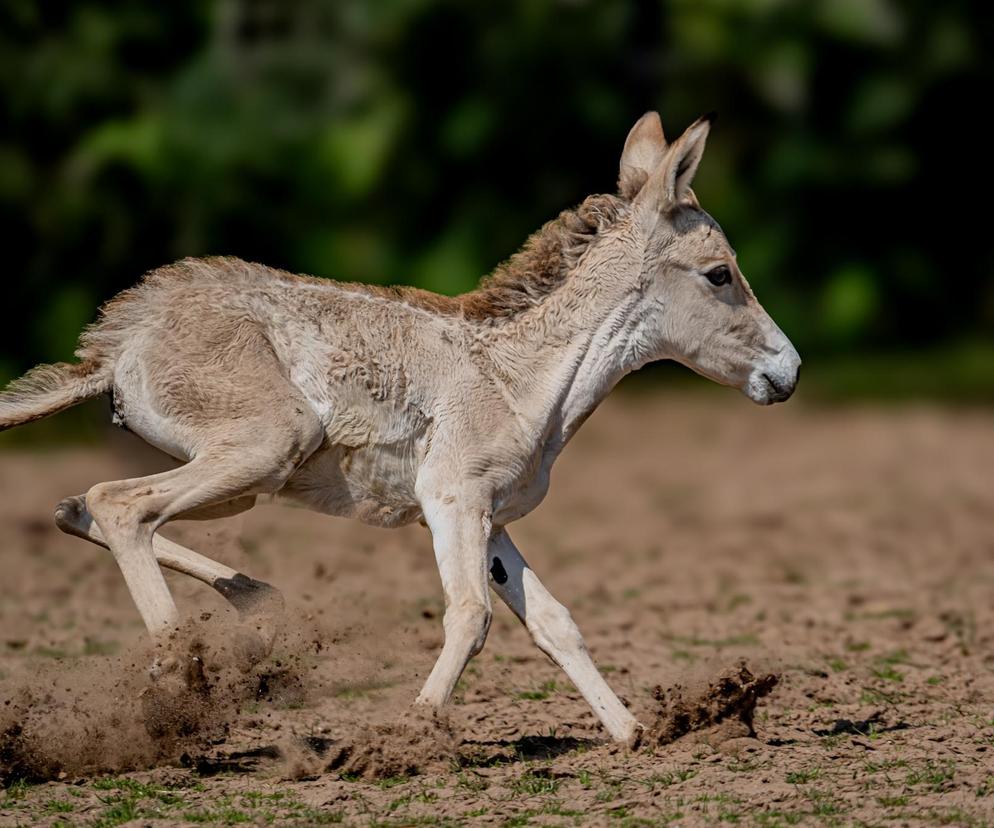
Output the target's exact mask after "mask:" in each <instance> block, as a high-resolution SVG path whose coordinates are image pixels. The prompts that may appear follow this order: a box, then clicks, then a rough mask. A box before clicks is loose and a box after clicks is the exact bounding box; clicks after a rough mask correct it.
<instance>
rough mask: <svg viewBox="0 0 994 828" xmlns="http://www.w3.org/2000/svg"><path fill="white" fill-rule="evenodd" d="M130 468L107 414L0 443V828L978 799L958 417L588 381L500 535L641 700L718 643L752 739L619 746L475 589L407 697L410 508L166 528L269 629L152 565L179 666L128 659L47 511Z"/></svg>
mask: <svg viewBox="0 0 994 828" xmlns="http://www.w3.org/2000/svg"><path fill="white" fill-rule="evenodd" d="M156 465H158V466H160V467H161V466H162V460H161V459H158V458H156V457H154V456H152V455H150V454H148V453H147V452H145V451H144V450H142V449H141V448H140V447H139V446H137V445H136V443H135V442H134V441H133V440H132V439H131V438H129V437H128V436H127V435H119V436H116V437H114V438H112V439H111V440H110V442H109V444H108V446H107V448H106V449H102V450H94V449H86V450H82V449H79V450H59V451H51V452H33V453H27V452H18V451H8V452H6V453H4V454H3V455H0V490H2V491H3V494H4V499H3V502H2V504H0V529H2V532H3V535H2V537H3V541H4V544H3V546H2V547H0V565H2V570H0V571H2V573H3V574H2V576H0V705H2V707H0V733H2V735H0V777H2V778H3V779H4V782H5V785H6V791H5V792H0V823H2V824H5V825H6V824H49V825H52V824H59V823H63V824H94V825H101V826H110V825H118V824H125V823H133V824H135V825H139V824H140V825H145V824H156V825H165V824H185V823H224V824H234V823H241V822H252V823H267V822H268V823H277V824H284V823H295V824H318V823H322V822H344V823H346V824H358V825H367V824H376V825H394V824H396V825H411V824H430V825H436V824H457V823H461V822H464V821H475V822H480V823H496V824H505V825H526V824H536V825H574V824H584V825H586V824H592V825H602V824H619V825H649V824H663V823H675V824H680V825H697V824H711V823H718V822H741V823H745V824H761V825H788V824H820V823H828V824H873V825H880V824H887V825H891V824H900V825H935V824H952V825H984V824H992V823H994V708H992V704H994V672H992V668H994V626H992V621H994V480H992V469H994V417H992V416H991V413H990V412H989V411H986V412H984V411H974V412H968V411H948V410H943V409H939V408H930V407H904V408H891V409H869V408H867V409H863V408H856V409H854V408H837V409H816V408H811V407H805V405H804V404H803V400H802V401H800V402H797V403H791V404H790V405H787V406H781V407H777V408H774V409H758V408H755V407H753V406H751V405H750V404H749V403H748V402H746V401H745V400H742V399H739V398H738V397H736V396H735V395H734V394H733V393H732V392H716V393H713V394H705V395H702V396H699V397H698V396H695V397H689V398H688V397H684V396H679V397H676V398H674V399H665V398H664V397H662V396H653V397H633V396H632V395H631V394H628V395H622V396H620V397H619V396H615V397H613V398H612V399H611V400H609V402H608V403H607V404H605V406H603V407H602V408H601V409H600V410H599V411H598V412H597V413H596V414H595V416H594V417H593V418H592V419H591V421H590V422H589V424H588V425H586V426H585V428H584V429H583V431H582V432H581V434H580V435H579V436H578V438H577V439H576V441H575V443H574V444H573V445H572V446H570V448H569V449H568V450H567V452H566V454H565V456H564V457H563V458H562V459H561V461H560V463H559V465H558V466H557V469H556V474H555V476H554V481H553V486H552V492H551V493H550V496H549V498H548V500H547V501H546V503H545V504H543V506H542V507H541V508H540V509H539V510H538V511H537V512H536V513H535V514H533V515H531V516H530V517H528V518H527V519H525V520H523V521H521V522H520V524H518V525H517V526H516V527H514V531H513V533H512V534H514V536H515V539H516V541H517V543H518V545H519V546H520V547H521V548H522V550H523V551H524V552H525V554H526V555H527V556H528V558H529V559H530V561H531V563H532V565H533V566H534V567H535V569H536V571H537V572H539V574H540V575H542V577H543V578H544V580H545V581H546V583H547V584H548V586H549V587H550V589H551V590H552V592H553V593H554V594H556V595H557V596H558V597H559V598H560V599H561V600H562V601H563V602H564V603H566V604H567V605H568V606H569V607H570V608H571V610H572V611H573V614H574V617H575V619H576V621H577V623H578V624H579V626H580V628H581V630H582V631H583V632H584V634H585V636H586V640H587V642H588V645H589V647H590V649H591V651H592V652H593V655H594V657H595V659H596V661H597V662H598V664H599V666H600V667H601V669H602V670H603V671H604V673H605V675H606V676H607V678H608V680H609V681H610V683H611V684H612V685H613V686H614V687H615V689H616V690H617V691H618V693H619V694H620V695H621V696H622V697H623V698H624V699H625V700H626V703H627V704H629V706H630V707H631V709H632V710H634V711H635V712H636V713H637V715H638V716H639V717H640V719H641V720H642V721H644V722H646V723H647V724H648V723H651V722H653V721H654V719H655V717H656V716H657V714H658V713H659V712H660V709H661V708H663V709H664V712H665V709H666V707H667V705H671V706H672V704H673V700H674V698H676V699H677V700H678V701H679V699H680V698H682V697H688V698H689V697H690V696H692V695H693V694H694V693H697V692H698V691H696V690H694V689H693V688H694V687H696V686H701V682H702V681H703V682H704V685H706V684H707V681H708V680H709V679H710V680H712V682H713V681H714V680H715V676H717V675H719V674H720V673H721V672H722V671H725V674H726V675H729V674H732V675H735V674H736V673H735V671H736V670H738V669H739V667H738V666H737V665H739V663H740V660H743V659H744V661H745V663H746V664H747V665H748V668H749V669H750V670H751V671H752V673H754V674H755V675H756V676H757V677H759V678H757V681H759V680H760V679H761V678H762V677H764V676H767V675H775V676H777V677H778V678H779V681H778V682H777V683H776V685H775V686H772V684H771V686H770V687H765V686H764V687H763V688H761V689H763V690H764V691H765V690H768V691H769V692H768V695H765V697H761V698H759V701H758V705H757V707H756V709H755V711H754V716H753V717H752V718H753V725H754V728H755V733H756V736H755V737H754V738H750V737H748V736H744V735H743V733H742V731H741V730H739V731H738V732H735V733H731V734H729V733H725V734H724V735H721V734H718V735H716V731H715V729H714V728H710V729H708V728H706V727H704V728H703V729H702V725H707V724H709V722H702V721H698V720H697V719H693V717H690V718H688V719H687V721H689V722H690V728H689V729H690V730H691V732H690V733H689V734H688V735H686V736H683V737H682V738H680V739H678V740H677V741H675V742H673V743H670V744H666V743H665V742H666V740H665V739H657V740H655V741H653V740H650V744H649V745H648V747H645V748H643V749H642V750H640V751H638V752H634V753H633V752H630V751H627V750H624V749H620V748H617V747H615V746H613V745H610V744H607V743H606V742H605V741H604V734H603V732H602V731H601V730H600V729H599V727H598V726H597V724H596V722H595V720H594V718H593V716H592V714H591V713H590V712H589V710H588V709H587V707H586V705H585V704H584V702H583V700H582V699H581V698H580V697H579V695H578V694H577V693H576V692H575V690H574V688H573V687H572V686H571V685H570V684H569V683H568V682H567V681H566V680H565V678H564V677H563V676H562V675H561V674H560V673H559V672H558V671H557V669H556V668H555V667H554V666H553V665H552V664H550V663H549V662H548V661H547V660H546V659H545V657H544V656H542V654H541V653H539V652H538V651H537V650H536V649H535V648H534V647H533V645H532V644H531V642H530V640H529V638H528V636H527V634H526V632H525V631H524V630H523V629H521V628H520V626H519V625H518V623H517V622H516V621H515V619H514V618H513V617H512V616H511V615H510V613H509V612H507V611H506V610H505V609H504V608H503V607H502V606H501V607H496V613H495V620H494V624H493V628H492V631H491V634H490V639H489V642H488V644H487V647H486V649H485V650H484V651H483V653H482V654H481V655H480V656H479V657H478V658H477V659H475V660H474V661H473V662H472V663H471V665H470V667H469V669H468V671H467V673H466V675H465V676H464V678H463V680H462V682H461V685H460V687H459V689H458V691H457V697H456V699H455V702H454V703H453V704H452V705H451V706H450V708H449V710H448V712H447V714H446V715H445V716H443V717H441V718H438V719H432V718H430V717H429V718H425V717H416V716H411V715H410V714H409V713H408V712H407V710H408V705H409V703H410V701H411V700H412V699H413V698H414V696H415V695H416V693H417V690H418V688H419V685H420V683H421V682H422V681H423V680H424V678H425V677H426V675H427V673H428V671H429V670H430V668H431V665H432V663H433V659H434V657H435V655H436V654H437V652H438V648H439V646H440V644H441V635H442V630H441V609H442V605H441V594H440V589H439V584H438V576H437V573H436V571H435V567H434V563H433V560H432V553H431V547H430V543H429V538H428V535H427V533H426V531H425V530H423V529H421V528H420V527H416V526H415V527H409V528H406V529H403V530H394V531H385V530H376V529H369V528H365V527H362V526H360V525H358V524H354V523H350V522H345V521H339V520H333V519H330V518H324V517H321V516H318V515H312V514H309V513H306V512H298V511H281V510H278V509H275V508H265V507H263V508H258V509H256V510H254V511H253V512H251V513H249V514H247V515H244V516H241V517H238V518H233V519H229V520H227V521H220V522H213V523H202V524H194V523H186V524H176V525H174V526H170V527H168V528H167V529H166V530H165V534H167V535H169V536H170V537H173V538H174V539H176V540H179V541H180V542H183V543H186V544H187V545H189V546H191V547H193V548H196V549H198V550H200V551H202V552H205V553H207V554H210V555H212V556H214V557H216V558H218V559H220V560H222V561H225V562H226V563H229V564H232V565H233V566H236V567H238V568H239V569H241V570H242V571H244V572H246V573H247V574H249V575H252V576H254V577H257V578H262V579H265V580H268V581H271V582H272V583H274V584H276V585H278V586H279V587H280V588H282V589H283V590H284V591H285V593H286V596H287V599H288V603H289V620H288V624H287V628H286V632H285V634H284V635H283V636H282V637H281V638H280V640H279V642H278V644H277V646H276V649H275V650H274V652H273V654H272V655H271V656H270V657H269V658H268V659H267V660H266V661H264V662H262V663H261V664H258V665H256V666H255V667H254V668H252V669H251V670H248V671H243V670H242V669H240V665H239V664H238V663H237V659H235V658H234V656H233V655H232V653H233V652H234V648H235V646H236V637H235V636H234V635H233V634H231V635H229V633H228V630H229V629H230V625H231V623H232V622H233V619H234V615H233V613H232V612H231V611H230V610H228V609H227V608H226V605H225V603H224V601H223V600H222V599H221V598H220V597H219V596H217V595H215V594H214V593H213V592H212V591H211V590H210V589H208V588H206V587H204V586H202V585H200V584H198V583H196V582H194V581H192V580H190V579H183V578H181V577H179V576H173V575H170V576H169V581H170V584H171V586H172V587H173V591H174V594H175V595H176V598H177V601H178V603H179V604H180V606H181V608H182V609H183V610H184V611H185V612H186V613H188V614H189V615H190V616H191V617H192V618H193V619H195V621H196V623H195V624H194V627H193V628H192V630H191V631H189V632H188V634H186V635H185V636H184V637H182V638H181V639H178V640H177V641H176V642H174V646H175V648H176V651H177V652H178V653H179V655H180V656H181V657H187V658H188V656H189V653H190V652H196V653H198V654H199V657H200V658H201V659H202V662H203V665H204V671H203V678H202V680H201V681H200V684H199V685H198V684H197V682H196V681H194V682H193V683H192V689H189V688H188V687H187V684H185V683H184V682H183V681H181V680H180V679H179V677H178V675H177V674H171V675H170V676H168V677H167V678H166V679H160V680H159V681H158V682H156V683H153V682H152V681H151V679H150V678H149V677H148V674H147V667H148V665H149V664H150V663H151V659H152V657H153V655H154V654H153V653H150V651H149V646H148V645H147V643H145V642H144V641H143V637H142V629H141V625H140V622H139V619H138V616H137V614H136V612H135V610H134V608H133V606H132V604H131V601H130V599H129V597H128V595H127V593H126V591H125V588H124V585H123V582H122V579H121V577H120V575H119V573H118V571H117V569H116V567H115V565H114V562H113V560H112V558H111V557H110V555H109V553H107V552H105V551H104V550H101V549H99V548H97V547H95V546H92V545H89V544H86V543H85V542H83V541H80V540H77V539H75V538H70V537H65V536H63V535H61V534H60V533H59V532H58V531H57V530H56V529H55V527H54V526H53V524H52V522H51V518H50V515H51V512H52V507H53V506H54V504H55V503H56V502H57V501H58V500H59V499H60V498H62V497H64V496H66V495H70V494H76V493H79V492H83V491H85V490H86V489H87V487H88V486H90V485H91V484H92V483H94V482H96V481H99V480H104V479H114V478H119V477H122V476H131V475H134V474H137V473H142V472H147V471H148V470H151V469H153V468H155V467H156ZM207 614H209V615H210V617H209V618H207V617H206V615H207ZM676 686H679V688H682V689H676V690H675V689H674V687H676ZM656 688H659V689H656ZM654 690H655V695H654ZM681 694H683V695H682V696H681ZM755 695H758V696H762V693H761V692H760V693H756V694H755ZM694 698H698V696H694ZM747 718H748V717H747ZM670 724H672V720H671V722H670ZM667 726H669V725H667ZM684 729H687V728H684ZM747 730H748V728H746V731H747ZM673 735H675V733H674V734H673ZM729 736H732V737H734V738H729ZM18 779H20V780H21V781H18ZM44 779H48V780H50V781H41V780H44Z"/></svg>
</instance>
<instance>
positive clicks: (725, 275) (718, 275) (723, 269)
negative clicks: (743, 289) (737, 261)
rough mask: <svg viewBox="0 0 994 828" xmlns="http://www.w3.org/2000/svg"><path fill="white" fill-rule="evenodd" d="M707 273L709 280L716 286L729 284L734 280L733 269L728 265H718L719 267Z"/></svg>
mask: <svg viewBox="0 0 994 828" xmlns="http://www.w3.org/2000/svg"><path fill="white" fill-rule="evenodd" d="M706 275H707V277H708V281H709V282H710V283H711V284H712V285H714V286H715V287H721V286H722V285H727V284H728V283H729V282H730V281H732V271H730V270H729V269H728V266H727V265H718V267H715V268H712V269H711V270H709V271H708V272H707V274H706Z"/></svg>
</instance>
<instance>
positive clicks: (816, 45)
mask: <svg viewBox="0 0 994 828" xmlns="http://www.w3.org/2000/svg"><path fill="white" fill-rule="evenodd" d="M992 20H994V15H992V14H991V12H990V11H989V7H988V6H986V5H984V4H981V3H979V2H976V3H970V2H955V0H954V1H953V2H944V3H931V2H924V1H923V0H904V1H903V2H899V0H669V2H654V3H623V2H616V1H615V0H597V2H594V0H587V2H584V0H519V2H511V3H504V4H483V3H465V2H463V3H460V2H446V0H380V1H379V2H369V1H368V0H326V1H323V0H297V2H293V3H287V2H282V1H281V0H216V1H215V2H206V3H203V2H193V1H192V0H174V2H172V3H168V4H141V3H128V2H112V1H111V0H103V1H101V2H98V1H97V0H79V1H78V2H70V3H64V4H50V3H36V2H29V1H28V0H2V2H0V38H2V41H0V86H2V105H3V113H2V123H3V127H2V133H0V217H2V221H3V227H4V230H5V233H4V236H5V239H6V241H5V242H4V247H5V250H4V254H5V255H4V260H5V264H6V267H5V270H6V274H7V280H6V284H7V285H8V286H9V287H8V291H9V293H8V300H7V301H8V314H7V320H8V322H7V324H6V325H5V326H4V329H3V331H2V333H0V374H7V375H12V374H16V373H19V372H20V371H22V370H23V369H25V368H27V367H29V366H30V365H31V364H33V363H35V362H37V361H40V360H53V359H62V358H66V357H67V356H68V355H69V354H70V353H71V352H72V348H73V343H74V341H75V338H76V335H77V333H78V331H79V329H80V327H81V326H82V325H83V324H84V323H85V322H87V321H88V320H90V319H91V318H92V317H93V314H94V310H95V307H96V305H97V304H98V303H99V302H100V301H103V300H105V299H107V298H109V297H110V296H111V295H112V294H113V293H114V292H116V291H117V290H120V289H121V288H124V287H126V286H128V285H130V284H131V283H133V282H134V281H135V280H136V279H137V277H138V276H140V274H141V273H142V272H144V271H145V270H147V269H150V268H153V267H155V266H157V265H160V264H163V263H166V262H168V261H171V260H174V259H177V258H179V257H182V256H196V255H204V254H209V253H224V254H232V255H238V256H242V257H244V258H248V259H254V260H259V261H264V262H266V263H268V264H272V265H276V266H280V267H285V268H288V269H292V270H298V271H304V272H310V273H315V274H320V275H325V276H331V277H335V278H342V279H351V280H367V281H376V282H391V283H394V282H413V283H417V284H420V285H422V286H424V287H427V288H430V289H432V290H438V291H443V292H449V293H454V292H458V291H462V290H466V289H469V288H471V287H472V286H473V285H474V284H475V282H476V280H477V279H478V278H479V277H480V276H481V275H482V274H484V273H485V272H487V271H489V270H490V269H492V268H493V266H494V265H495V264H496V263H497V262H498V261H500V260H502V259H503V258H505V257H506V256H508V255H509V254H510V253H512V252H513V251H514V250H515V249H517V247H518V246H519V245H520V244H521V243H522V242H523V240H524V239H525V237H526V236H527V235H528V233H530V232H531V231H533V230H534V229H536V228H537V227H538V226H540V225H541V224H542V223H543V222H544V221H546V220H548V219H549V218H551V217H553V216H555V215H556V214H557V213H558V212H559V210H561V209H563V208H565V207H568V206H571V205H572V204H574V203H576V202H578V201H580V200H581V199H582V198H583V197H584V196H586V195H587V194H589V193H592V192H604V191H613V189H614V182H615V176H616V165H617V160H618V156H619V153H620V148H621V145H622V143H623V141H624V137H625V135H626V133H627V130H628V129H629V127H630V126H631V124H632V123H633V122H634V121H635V120H636V118H638V116H639V115H640V114H641V113H642V112H643V111H645V110H647V109H658V110H659V111H660V112H661V114H662V116H663V123H664V126H665V127H666V129H667V133H668V134H669V135H670V136H674V135H676V134H678V133H679V131H680V130H681V129H682V128H683V127H685V126H686V125H687V124H688V123H689V122H690V121H691V120H693V119H694V118H695V117H697V116H698V115H699V114H701V113H702V112H706V111H709V110H712V109H716V110H718V111H720V112H721V116H722V117H721V120H720V121H719V122H718V124H717V127H716V130H715V132H714V133H713V137H712V139H711V141H710V142H709V147H708V152H707V155H706V157H705V161H704V163H703V165H702V168H701V173H700V175H699V176H698V180H697V182H696V185H695V188H696V189H697V192H698V195H699V196H700V198H701V201H702V203H703V204H704V206H705V207H706V208H707V209H709V210H710V211H711V212H712V213H713V214H714V215H715V217H716V218H717V219H718V220H719V221H720V222H721V223H722V225H723V227H724V228H725V230H726V232H727V234H728V235H729V237H730V239H731V241H732V244H733V245H734V246H735V247H736V248H737V250H738V253H739V261H740V264H741V265H742V267H743V270H744V271H745V273H746V275H747V276H748V277H749V278H750V280H751V281H752V283H753V287H754V288H755V289H756V292H757V293H758V295H759V296H760V299H761V300H762V301H763V302H764V304H766V306H767V307H768V308H769V309H770V311H771V312H772V313H773V315H774V316H775V318H777V320H778V321H779V322H780V323H781V327H783V328H784V329H785V331H786V332H787V333H788V334H789V335H790V336H791V337H792V338H793V339H794V340H795V342H796V343H797V344H798V346H799V348H800V349H801V350H802V352H803V353H804V354H805V356H811V355H813V356H814V357H816V358H821V357H838V358H849V359H850V360H851V359H852V358H853V356H854V355H857V354H862V353H865V352H867V351H868V350H885V351H888V352H890V353H894V352H895V351H899V350H900V349H908V348H925V347H932V348H933V349H934V348H935V346H943V343H950V342H980V341H985V340H987V341H989V339H990V331H991V329H992V323H994V278H992V275H994V245H991V244H990V240H989V237H988V223H989V214H990V210H989V208H988V207H986V205H985V203H984V201H983V197H984V196H986V193H987V188H988V186H989V185H990V183H991V171H992V162H991V160H990V157H991V153H990V151H989V149H988V146H987V145H988V144H989V138H988V135H987V133H986V130H985V129H984V128H983V127H982V116H983V106H982V104H983V103H984V102H985V101H988V100H989V99H990V94H991V90H992V88H994V84H992V81H994V57H992V50H991V46H992V37H991V34H992V28H994V26H992ZM943 347H944V346H943ZM968 350H969V352H970V353H971V354H987V355H988V356H989V355H990V354H991V350H990V349H988V348H986V346H979V347H978V348H973V347H972V346H969V348H968ZM936 353H957V351H956V348H952V349H950V348H945V350H943V349H942V347H939V348H938V350H936ZM847 355H848V356H847ZM985 368H986V369H990V370H989V373H990V374H991V375H994V360H992V362H991V363H985ZM984 371H985V369H984V368H982V369H981V370H980V372H979V373H980V374H981V375H983V374H984ZM857 384H858V383H857Z"/></svg>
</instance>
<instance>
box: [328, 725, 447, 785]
mask: <svg viewBox="0 0 994 828" xmlns="http://www.w3.org/2000/svg"><path fill="white" fill-rule="evenodd" d="M457 748H458V740H457V739H456V736H455V733H454V731H453V730H452V727H451V725H450V724H449V722H448V720H447V719H446V718H445V717H444V716H442V715H439V714H438V713H434V712H432V713H420V712H411V713H409V714H407V715H406V716H405V717H404V718H402V719H400V720H399V721H397V722H393V723H391V724H385V725H370V726H366V727H362V728H359V729H358V730H356V732H355V733H353V734H352V735H351V736H350V737H348V738H345V739H342V740H341V741H340V742H336V743H334V744H333V745H331V746H330V747H329V750H328V754H327V756H326V764H325V768H326V769H327V770H329V771H337V772H338V773H339V774H341V775H342V776H346V777H354V778H361V779H386V778H389V777H396V776H417V775H418V774H421V773H426V772H428V771H430V770H444V769H447V768H449V767H451V765H452V763H453V762H454V761H456V759H457Z"/></svg>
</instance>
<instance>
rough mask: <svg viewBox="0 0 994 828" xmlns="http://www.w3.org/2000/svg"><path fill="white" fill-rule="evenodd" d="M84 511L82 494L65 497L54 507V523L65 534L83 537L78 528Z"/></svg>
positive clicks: (84, 501) (84, 505)
mask: <svg viewBox="0 0 994 828" xmlns="http://www.w3.org/2000/svg"><path fill="white" fill-rule="evenodd" d="M85 513H86V500H85V499H84V498H83V496H82V495H77V496H76V497H67V498H66V499H65V500H63V501H61V502H60V503H59V505H58V506H56V507H55V525H56V526H58V527H59V529H61V530H62V531H63V532H65V533H66V534H69V535H79V536H81V537H85V534H84V533H82V532H81V530H80V528H79V527H80V524H81V523H82V522H83V515H84V514H85Z"/></svg>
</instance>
